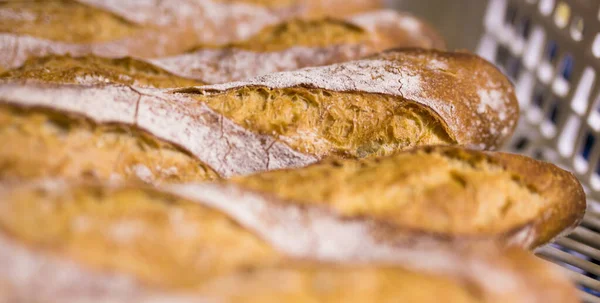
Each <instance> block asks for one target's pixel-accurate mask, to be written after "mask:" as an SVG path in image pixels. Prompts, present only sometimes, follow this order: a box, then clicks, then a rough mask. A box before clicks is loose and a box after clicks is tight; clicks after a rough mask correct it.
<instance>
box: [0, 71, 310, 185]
mask: <svg viewBox="0 0 600 303" xmlns="http://www.w3.org/2000/svg"><path fill="white" fill-rule="evenodd" d="M0 102H3V103H7V104H10V105H16V106H20V107H24V108H36V107H40V108H48V109H52V110H58V111H64V112H66V113H73V114H78V115H83V116H84V117H86V118H89V119H91V120H93V121H95V122H97V123H117V124H125V125H131V126H134V127H136V128H139V129H141V130H144V131H146V132H148V133H149V134H151V135H153V136H155V137H157V138H159V139H163V140H165V141H167V142H170V143H172V144H175V145H177V146H180V147H181V148H183V149H184V150H186V151H188V152H190V153H191V154H192V155H194V156H196V157H197V158H198V159H199V160H200V161H202V162H203V163H205V164H207V165H208V166H210V167H211V168H212V169H213V170H215V171H216V172H217V173H218V174H219V175H220V176H221V177H225V178H227V177H230V176H233V175H240V174H241V175H244V174H249V173H253V172H256V171H263V170H270V169H277V168H284V167H300V166H305V165H307V164H309V163H312V162H314V161H316V158H315V157H313V156H311V155H306V154H302V153H299V152H297V151H295V150H293V149H291V148H290V147H288V146H287V145H285V144H284V143H281V142H279V141H277V140H275V139H274V138H272V137H270V136H265V135H257V134H254V133H252V132H250V131H248V130H246V129H243V128H241V127H240V126H238V125H235V124H234V123H232V122H231V121H229V120H228V119H225V118H223V117H222V116H221V115H219V114H217V113H215V112H213V111H212V110H210V109H209V108H208V107H207V106H205V105H204V104H199V103H198V102H196V101H194V100H193V99H190V98H187V97H185V96H182V95H173V94H169V93H167V92H165V91H164V90H159V89H150V88H146V89H144V88H132V87H129V86H114V85H106V86H101V85H95V86H93V85H60V84H42V83H35V82H34V83H28V84H25V85H23V83H4V84H0Z"/></svg>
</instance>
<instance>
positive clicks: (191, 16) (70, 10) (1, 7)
mask: <svg viewBox="0 0 600 303" xmlns="http://www.w3.org/2000/svg"><path fill="white" fill-rule="evenodd" d="M332 1H333V0H332ZM301 2H304V1H300V0H298V1H292V2H290V3H288V5H286V6H285V7H275V8H272V7H268V6H263V5H260V4H251V3H244V2H238V1H235V2H231V1H219V0H202V1H196V0H172V1H126V2H123V1H114V0H85V1H68V0H49V1H7V2H0V21H2V22H0V50H1V51H2V53H4V54H10V55H7V56H2V57H0V69H2V68H3V69H10V68H15V67H18V66H20V65H21V64H22V63H23V62H24V61H25V60H26V59H27V58H29V57H40V56H45V55H49V54H57V55H62V54H67V53H69V54H71V55H75V56H82V55H89V54H94V55H99V56H105V57H123V56H136V57H142V58H149V57H157V56H167V55H174V54H178V53H181V52H183V51H185V50H188V49H190V48H192V47H194V46H198V45H224V44H229V43H234V42H241V41H245V40H248V39H250V38H252V37H253V36H254V35H257V34H259V33H260V32H261V31H262V30H265V29H266V28H268V27H269V26H273V25H275V24H278V23H281V22H285V21H288V20H292V19H294V18H323V17H322V16H321V17H319V14H312V13H311V12H310V8H308V7H307V5H306V3H301ZM326 2H327V1H325V3H326ZM339 18H343V17H339ZM363 19H364V18H363ZM363 21H364V20H363ZM381 21H382V22H383V23H382V22H379V21H377V20H374V19H373V20H370V21H368V20H367V25H371V24H372V22H377V24H379V25H382V26H383V27H380V26H377V27H374V28H373V29H374V30H377V32H378V33H381V34H382V35H383V36H387V37H388V39H384V40H383V41H391V40H389V39H390V37H393V35H399V37H400V38H401V39H406V38H409V37H408V36H410V37H416V38H414V39H415V41H423V42H425V41H427V40H428V39H429V38H430V37H432V38H433V39H435V41H439V38H438V37H439V36H438V35H437V34H436V33H435V32H434V31H433V30H431V28H430V27H429V26H427V25H425V24H423V23H422V22H420V21H417V20H415V19H414V18H412V17H410V18H409V17H407V18H406V19H403V20H402V22H398V21H397V20H395V18H391V19H390V18H386V19H382V20H381ZM358 23H360V22H358ZM385 24H388V25H389V26H387V28H388V29H392V30H391V31H388V32H387V33H385V34H384V31H385V28H386V25H385ZM407 26H408V27H407ZM380 28H381V29H382V31H379V29H380ZM398 28H400V29H401V30H400V32H395V30H396V29H398ZM408 30H410V32H409V31H408ZM407 35H408V36H407ZM411 39H412V38H411ZM396 40H398V39H396ZM420 46H421V45H420ZM422 46H426V45H422ZM0 71H1V70H0Z"/></svg>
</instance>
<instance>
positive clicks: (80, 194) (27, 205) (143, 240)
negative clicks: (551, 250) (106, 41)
mask: <svg viewBox="0 0 600 303" xmlns="http://www.w3.org/2000/svg"><path fill="white" fill-rule="evenodd" d="M0 209H2V211H1V212H0V266H1V267H2V269H3V270H2V271H0V290H2V291H0V301H3V302H4V301H9V302H82V301H85V302H156V300H158V299H161V300H164V301H168V302H197V301H198V300H200V301H201V302H248V303H250V302H252V303H254V302H298V303H300V302H307V303H308V302H365V303H366V302H389V301H390V300H392V301H393V300H396V299H398V298H402V299H406V300H407V302H415V303H421V302H422V303H428V302H438V301H439V297H440V296H441V295H443V296H444V302H451V303H453V302H456V303H459V302H460V303H463V302H479V303H481V302H493V303H503V302H515V303H519V302H523V303H525V302H527V303H538V302H539V303H542V302H543V303H552V302H557V303H558V302H560V303H566V302H576V295H575V291H574V288H573V287H572V286H570V285H569V283H568V282H566V280H565V279H564V278H563V277H562V275H560V273H559V272H557V269H555V268H552V267H551V266H550V265H549V264H547V263H545V262H543V261H541V260H539V259H536V258H534V257H533V256H531V255H529V254H527V253H525V252H522V251H520V250H518V249H511V250H508V251H502V250H497V248H495V247H477V248H476V249H475V248H473V247H472V248H468V249H467V248H461V247H451V246H437V247H436V248H438V249H433V247H428V248H419V247H418V246H415V247H406V246H394V245H386V244H384V243H377V242H376V241H374V240H373V239H372V237H373V235H372V234H369V233H361V232H358V233H357V231H360V230H361V226H363V225H366V224H368V222H366V221H363V222H358V221H356V222H353V223H352V224H348V222H347V221H346V220H339V219H335V218H331V220H330V222H329V223H326V222H325V221H322V223H324V224H328V226H327V227H325V228H328V229H329V230H330V231H332V230H335V232H336V233H335V235H336V237H334V238H331V239H328V238H327V237H321V238H314V239H311V240H312V241H311V242H309V243H308V244H310V245H307V246H306V247H304V249H301V250H294V249H293V247H294V246H298V245H306V244H307V243H306V238H307V237H310V236H311V235H312V232H313V230H306V231H304V230H303V229H297V230H294V231H293V233H289V231H288V230H286V229H283V230H282V229H280V227H279V226H278V225H272V227H271V229H270V230H269V231H268V233H270V234H272V235H276V234H281V233H282V232H283V233H285V238H286V239H287V240H285V241H284V242H288V243H280V242H279V241H278V240H275V241H273V239H276V238H277V237H271V236H267V237H264V235H261V237H259V236H257V235H255V234H253V233H252V232H251V230H252V229H251V228H250V229H247V228H245V227H243V225H240V223H241V222H237V221H235V220H232V219H231V218H230V217H228V216H227V215H225V214H223V213H221V212H219V211H216V210H214V209H212V208H211V207H210V206H208V205H207V204H205V203H204V202H203V201H201V200H197V201H193V202H192V201H189V200H185V199H183V198H180V197H178V196H176V195H169V194H166V193H164V192H160V191H158V190H156V189H144V188H139V187H105V186H98V185H85V184H83V185H81V184H80V185H74V184H67V183H63V182H56V181H46V182H41V183H37V184H27V185H24V184H21V185H14V184H11V185H8V184H4V186H2V187H1V188H0ZM263 212H264V219H267V218H269V217H273V216H278V213H277V212H273V213H270V212H269V210H268V209H263ZM297 215H300V216H302V212H299V213H297ZM266 222H267V223H268V222H269V220H266ZM40 226H44V228H39V227H40ZM281 236H283V235H281ZM327 236H328V237H329V236H331V234H329V235H327ZM261 238H262V239H261ZM280 238H281V237H280ZM263 239H267V240H266V241H265V240H263ZM344 240H346V241H350V242H344ZM295 241H297V244H298V245H292V246H291V247H292V249H291V250H290V245H288V244H289V243H292V242H295ZM350 243H356V244H358V243H360V245H344V244H350ZM318 247H324V248H325V250H326V251H328V252H329V255H325V256H324V255H322V254H319V252H318V250H317V248H318ZM277 249H279V251H278V250H277ZM286 252H288V253H292V255H293V256H296V257H301V258H302V259H303V261H300V260H298V259H296V258H291V257H290V256H289V255H288V256H286V255H285V254H284V253H286ZM382 253H383V254H382ZM332 261H337V262H334V263H332ZM340 261H343V262H340ZM57 277H60V278H57ZM151 299H152V300H151Z"/></svg>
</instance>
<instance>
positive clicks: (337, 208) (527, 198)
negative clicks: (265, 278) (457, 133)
mask: <svg viewBox="0 0 600 303" xmlns="http://www.w3.org/2000/svg"><path fill="white" fill-rule="evenodd" d="M232 183H233V184H235V185H232ZM174 186H175V187H182V188H183V190H184V191H185V192H186V193H188V194H189V197H192V198H194V199H197V200H203V201H208V202H210V203H212V204H213V205H215V206H216V207H219V208H220V209H223V210H227V211H229V212H231V213H232V215H233V216H239V219H240V220H245V222H246V223H247V225H248V226H249V227H251V228H252V229H253V230H259V231H263V232H267V231H268V229H269V228H270V226H271V225H272V224H281V225H285V224H288V225H290V226H294V225H295V224H298V225H302V224H308V225H312V226H313V227H314V225H316V224H317V223H312V222H311V223H303V221H305V220H307V218H310V216H309V215H306V217H304V216H300V217H295V215H294V214H295V213H297V212H299V211H302V212H305V213H309V212H308V211H307V209H314V213H315V215H314V216H315V217H317V216H318V215H316V214H317V213H319V212H320V211H322V212H325V213H330V214H334V215H336V216H339V217H340V218H343V219H345V220H349V221H353V220H360V219H362V218H366V219H369V220H373V222H379V223H381V224H383V225H385V226H387V227H386V228H385V229H383V230H375V229H374V230H373V231H371V232H372V233H374V234H382V235H385V236H384V238H385V239H396V238H397V239H398V241H399V242H401V243H407V242H408V243H411V241H420V240H425V239H429V240H430V241H433V242H436V241H437V242H450V243H467V244H469V243H478V242H487V241H499V242H502V243H505V244H507V245H517V246H521V247H524V248H534V247H537V246H539V245H542V244H544V243H547V242H549V241H551V240H552V239H553V238H555V237H557V236H558V235H560V234H561V233H567V232H569V231H570V230H571V229H572V228H574V227H575V226H576V225H577V224H578V223H579V222H580V221H581V219H582V217H583V214H584V212H585V209H586V201H585V194H584V192H583V189H582V187H581V184H579V182H578V181H577V179H576V178H575V177H574V176H573V175H572V174H571V173H569V172H566V171H564V170H561V169H559V168H558V167H556V166H554V165H552V164H549V163H544V162H539V161H535V160H533V159H529V158H527V157H524V156H520V155H512V154H504V153H498V152H482V151H473V150H466V149H461V148H458V147H449V146H448V147H442V146H439V147H421V148H417V149H414V150H410V151H406V152H401V153H398V154H396V155H393V156H389V157H382V158H371V159H362V160H358V161H357V160H339V159H335V160H328V161H324V162H322V163H317V164H313V165H310V166H308V167H305V168H300V169H296V170H289V169H288V170H278V171H271V172H264V173H261V174H255V175H251V176H245V177H236V178H232V179H231V180H229V181H227V182H222V183H221V184H205V185H189V186H185V185H183V186H182V185H179V186H178V185H174ZM257 205H260V207H258V206H257ZM271 205H272V206H271ZM263 207H264V208H271V207H273V208H277V209H279V211H280V212H281V213H285V214H287V215H286V216H281V217H280V218H279V219H278V220H274V219H272V220H265V221H266V222H263V221H262V220H261V219H258V218H260V217H261V216H263V212H262V210H261V209H262V208H263ZM270 212H274V211H273V210H271V211H270ZM250 213H252V214H253V215H250ZM279 220H280V221H279ZM313 221H316V219H315V220H313ZM321 232H324V231H321ZM411 239H412V240H411Z"/></svg>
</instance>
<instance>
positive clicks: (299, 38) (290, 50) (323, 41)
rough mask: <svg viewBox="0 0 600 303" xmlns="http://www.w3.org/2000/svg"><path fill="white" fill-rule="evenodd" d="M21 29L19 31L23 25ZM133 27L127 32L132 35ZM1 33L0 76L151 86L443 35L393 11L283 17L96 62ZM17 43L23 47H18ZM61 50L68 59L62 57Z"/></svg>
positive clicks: (272, 68)
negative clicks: (226, 36)
mask: <svg viewBox="0 0 600 303" xmlns="http://www.w3.org/2000/svg"><path fill="white" fill-rule="evenodd" d="M50 3H52V2H50ZM0 9H1V7H0ZM13 14H15V13H13ZM50 16H51V17H56V16H53V15H51V14H50ZM59 24H64V23H59ZM38 26H41V25H38ZM131 26H133V25H131ZM22 27H23V28H24V29H23V30H26V29H27V28H28V27H27V26H22ZM17 29H18V28H17ZM139 30H140V29H135V30H134V29H132V31H134V32H135V31H139ZM86 34H87V35H91V34H90V33H86ZM6 35H8V36H11V37H13V38H14V39H16V40H14V41H13V39H12V38H11V39H8V38H7V40H6V41H4V42H2V41H0V48H4V50H5V51H6V52H7V53H12V54H13V55H12V56H5V57H3V58H2V59H0V66H2V65H4V67H6V68H15V67H20V68H17V69H12V70H10V71H8V72H6V73H4V74H3V75H1V77H2V78H23V79H38V80H43V81H52V82H59V83H60V82H64V83H84V84H91V83H96V82H97V83H104V82H106V81H110V82H117V83H123V84H134V83H135V85H136V86H152V87H176V86H178V87H182V86H193V85H200V84H202V83H207V84H214V83H223V82H229V81H234V80H241V79H246V78H250V77H253V76H259V75H263V74H267V73H270V72H277V71H285V70H294V69H299V68H303V67H307V66H320V65H327V64H333V63H337V62H343V61H349V60H354V59H358V58H361V57H363V56H366V55H369V54H373V53H375V52H377V51H380V50H383V49H386V48H389V47H411V46H414V47H427V48H429V47H443V41H442V40H441V38H439V36H438V35H437V34H436V33H435V32H434V31H433V30H431V29H430V28H429V26H427V25H426V24H424V23H423V22H422V21H421V20H419V19H417V18H415V17H413V16H410V15H407V14H402V13H397V12H394V11H391V10H380V11H374V12H368V13H363V14H358V15H354V16H352V17H348V18H345V19H331V18H317V19H291V20H286V21H284V22H282V23H279V24H277V25H273V26H268V27H266V28H264V29H263V30H261V31H259V32H258V33H257V34H255V35H254V36H253V37H251V38H250V39H247V40H244V41H238V42H236V43H233V44H229V45H226V46H215V47H207V46H206V45H203V46H201V47H199V48H197V49H195V50H193V51H190V52H187V53H184V54H178V55H174V56H167V57H162V58H142V57H144V53H138V52H135V53H132V52H125V53H124V54H128V55H135V56H136V58H129V57H127V58H116V59H110V58H102V57H95V56H92V55H90V54H92V53H93V54H96V55H99V56H106V57H114V56H115V54H111V53H103V52H102V51H100V52H96V51H94V50H90V49H88V48H86V47H85V45H87V44H86V43H80V44H77V43H73V42H70V43H64V42H51V41H48V42H47V43H45V42H44V43H42V40H39V39H40V38H41V37H37V38H34V37H28V36H27V37H26V36H25V35H23V34H18V33H10V34H5V36H6ZM15 35H16V36H15ZM8 36H6V37H8ZM80 36H84V34H81V35H80ZM18 37H21V38H18ZM76 37H78V36H76ZM76 37H72V38H71V39H75V38H76ZM92 38H94V37H93V36H92V37H90V39H92ZM36 39H38V40H36ZM11 41H12V42H11ZM19 41H22V42H23V43H24V44H25V45H20V44H19V43H20V42H19ZM27 41H29V42H27ZM35 41H38V42H40V43H37V42H35ZM36 43H37V46H36ZM90 45H91V44H90ZM111 49H112V48H111ZM65 53H69V54H70V55H66V56H60V55H61V54H65ZM47 55H48V56H49V57H46V58H41V59H39V58H38V59H35V58H31V59H30V60H29V61H27V62H25V60H26V59H27V58H28V57H41V56H47ZM117 56H118V54H117ZM23 64H24V65H23ZM132 67H135V68H132ZM157 71H158V72H157ZM82 75H83V76H82ZM75 76H79V77H75ZM166 76H169V78H165V77H166ZM138 78H139V79H138ZM187 79H189V80H190V81H186V80H187ZM169 80H170V81H169ZM191 80H197V81H199V82H196V83H194V81H191Z"/></svg>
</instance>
